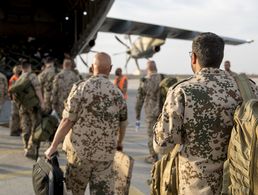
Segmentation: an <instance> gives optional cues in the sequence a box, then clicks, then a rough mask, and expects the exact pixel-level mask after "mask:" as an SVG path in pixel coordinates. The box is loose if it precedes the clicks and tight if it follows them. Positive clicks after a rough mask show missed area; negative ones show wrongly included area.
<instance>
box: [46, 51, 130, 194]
mask: <svg viewBox="0 0 258 195" xmlns="http://www.w3.org/2000/svg"><path fill="white" fill-rule="evenodd" d="M92 68H93V76H92V77H91V78H89V79H88V80H87V81H82V82H81V83H78V84H77V85H74V87H73V88H72V90H71V92H70V94H69V96H68V99H67V103H66V105H65V109H64V111H63V119H62V121H61V123H60V125H59V127H58V129H57V132H56V134H55V137H54V140H53V142H52V144H51V146H50V148H48V149H47V151H46V152H45V155H46V157H47V158H50V156H51V155H52V154H53V153H54V152H55V151H56V150H57V146H58V144H59V143H60V142H61V141H62V140H63V139H64V137H65V136H66V134H67V136H66V139H65V141H64V146H65V150H66V153H67V160H68V164H67V169H66V170H67V171H66V185H67V188H68V189H71V190H72V193H73V194H77V195H84V192H85V189H86V187H87V184H88V182H89V183H90V191H91V192H90V193H91V194H106V195H113V194H114V174H113V171H112V164H113V159H114V154H115V151H116V149H117V148H122V141H123V138H124V135H125V128H126V124H127V106H126V102H125V100H124V99H123V95H122V93H121V92H120V91H119V89H117V88H116V87H115V86H114V85H113V84H112V83H111V82H110V81H109V79H108V75H109V73H110V71H111V68H112V66H111V59H110V56H109V55H108V54H106V53H97V54H96V55H95V57H94V59H93V65H92ZM70 129H71V130H70ZM68 132H69V134H68Z"/></svg>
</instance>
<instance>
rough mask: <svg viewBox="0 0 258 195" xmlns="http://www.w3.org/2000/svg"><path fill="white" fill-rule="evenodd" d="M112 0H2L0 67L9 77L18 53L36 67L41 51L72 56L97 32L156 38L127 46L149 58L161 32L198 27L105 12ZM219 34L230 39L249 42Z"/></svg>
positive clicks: (189, 35) (187, 35)
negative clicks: (144, 45)
mask: <svg viewBox="0 0 258 195" xmlns="http://www.w3.org/2000/svg"><path fill="white" fill-rule="evenodd" d="M113 3H114V0H54V1H53V0H37V1H36V0H34V1H33V0H1V1H0V71H1V72H4V73H5V75H6V76H7V77H10V76H11V74H12V72H11V70H12V67H13V66H14V65H16V64H17V63H19V59H22V58H27V59H29V60H30V62H31V63H32V65H33V68H34V69H40V66H41V59H42V57H44V56H45V55H49V54H50V55H53V56H55V57H57V58H58V59H60V61H61V60H62V59H63V57H64V54H69V56H71V57H72V58H75V57H76V56H77V55H80V54H82V53H87V52H89V51H90V49H91V48H92V47H93V46H94V45H95V39H96V38H97V33H98V32H110V33H117V34H127V35H139V36H142V37H144V38H140V39H141V41H144V40H148V41H149V43H150V42H155V40H160V42H159V43H158V44H157V45H149V46H150V47H146V48H147V49H146V48H145V49H144V48H143V49H142V50H139V48H138V47H135V48H133V47H132V48H130V50H128V55H129V59H130V58H134V59H136V60H137V59H138V58H142V57H145V58H148V57H150V56H151V55H153V54H154V53H155V52H157V51H159V49H160V45H162V44H164V42H165V39H166V38H171V39H182V40H192V39H193V38H194V37H195V36H196V35H198V34H199V33H200V32H199V31H193V30H186V29H180V28H174V27H167V26H161V25H155V24H147V23H141V22H135V21H129V20H122V19H117V18H108V17H106V15H107V13H108V12H109V10H110V8H111V7H112V4H113ZM146 37H148V38H146ZM221 37H222V38H223V39H224V41H225V43H226V44H230V45H239V44H243V43H250V42H251V41H248V40H241V39H236V38H230V37H224V36H221ZM141 41H139V43H140V42H141ZM137 44H138V43H137V42H136V43H135V46H137ZM136 53H137V55H136ZM129 59H128V60H129ZM137 66H138V65H137ZM138 68H139V66H138Z"/></svg>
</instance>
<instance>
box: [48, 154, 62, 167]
mask: <svg viewBox="0 0 258 195" xmlns="http://www.w3.org/2000/svg"><path fill="white" fill-rule="evenodd" d="M57 156H58V152H54V153H53V154H52V155H51V157H50V159H46V161H47V162H49V163H50V164H51V165H53V166H57V167H59V162H58V158H57Z"/></svg>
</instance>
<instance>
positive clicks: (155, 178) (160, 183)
mask: <svg viewBox="0 0 258 195" xmlns="http://www.w3.org/2000/svg"><path fill="white" fill-rule="evenodd" d="M179 150H180V144H176V145H175V147H174V148H173V150H172V151H171V152H169V153H168V154H166V155H164V156H163V157H162V158H161V159H160V160H159V161H157V162H156V163H155V164H154V165H153V166H152V170H151V182H150V194H151V195H177V190H178V174H177V171H178V169H177V164H178V154H179Z"/></svg>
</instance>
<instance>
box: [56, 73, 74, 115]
mask: <svg viewBox="0 0 258 195" xmlns="http://www.w3.org/2000/svg"><path fill="white" fill-rule="evenodd" d="M78 80H79V76H78V75H77V74H75V73H74V71H72V70H66V69H64V70H62V71H61V72H60V73H58V74H57V75H56V76H55V78H54V81H53V90H52V98H51V102H52V108H53V109H54V110H55V111H56V112H57V114H58V116H59V118H61V117H62V112H63V110H64V101H65V100H66V98H67V97H68V95H69V92H70V90H71V88H72V86H73V84H74V83H75V82H77V81H78Z"/></svg>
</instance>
